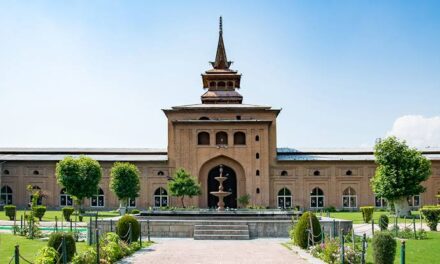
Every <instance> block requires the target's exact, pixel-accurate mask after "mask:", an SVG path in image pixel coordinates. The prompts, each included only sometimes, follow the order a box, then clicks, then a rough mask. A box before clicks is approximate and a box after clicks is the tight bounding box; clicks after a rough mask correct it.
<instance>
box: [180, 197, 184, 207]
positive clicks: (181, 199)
mask: <svg viewBox="0 0 440 264" xmlns="http://www.w3.org/2000/svg"><path fill="white" fill-rule="evenodd" d="M183 198H185V196H182V198H180V201H181V202H182V207H183V208H185V204H184V203H183Z"/></svg>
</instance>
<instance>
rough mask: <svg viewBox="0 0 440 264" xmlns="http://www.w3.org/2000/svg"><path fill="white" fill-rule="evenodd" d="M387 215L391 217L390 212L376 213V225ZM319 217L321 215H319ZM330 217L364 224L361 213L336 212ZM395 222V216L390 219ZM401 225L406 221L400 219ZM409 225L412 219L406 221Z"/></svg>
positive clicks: (417, 213)
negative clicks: (382, 216)
mask: <svg viewBox="0 0 440 264" xmlns="http://www.w3.org/2000/svg"><path fill="white" fill-rule="evenodd" d="M383 214H384V215H386V216H388V217H390V212H386V211H375V212H374V214H373V219H374V222H375V223H378V222H379V217H380V216H381V215H383ZM412 214H413V215H416V216H419V215H420V213H419V212H418V211H412ZM317 215H319V214H317ZM325 215H326V214H323V216H325ZM330 217H333V218H337V219H344V220H351V221H353V224H363V223H364V220H363V219H362V213H361V212H335V213H330ZM393 221H394V216H392V217H390V223H393ZM398 221H399V223H404V221H405V219H403V218H399V219H398ZM406 221H407V223H409V222H410V221H412V219H407V220H406ZM416 221H417V223H420V220H418V219H417V220H416Z"/></svg>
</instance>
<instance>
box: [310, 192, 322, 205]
mask: <svg viewBox="0 0 440 264" xmlns="http://www.w3.org/2000/svg"><path fill="white" fill-rule="evenodd" d="M310 207H311V208H322V207H324V192H323V191H322V190H321V189H320V188H318V187H316V188H314V189H313V190H312V192H311V193H310Z"/></svg>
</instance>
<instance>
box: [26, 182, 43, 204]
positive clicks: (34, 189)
mask: <svg viewBox="0 0 440 264" xmlns="http://www.w3.org/2000/svg"><path fill="white" fill-rule="evenodd" d="M35 192H38V200H37V205H42V204H43V196H42V193H41V188H40V187H39V186H36V185H34V186H32V193H35ZM29 202H30V203H32V194H31V195H30V196H29Z"/></svg>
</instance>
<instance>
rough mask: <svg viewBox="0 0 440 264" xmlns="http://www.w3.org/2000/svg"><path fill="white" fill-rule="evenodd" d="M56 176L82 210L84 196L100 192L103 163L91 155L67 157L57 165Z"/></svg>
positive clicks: (88, 196)
mask: <svg viewBox="0 0 440 264" xmlns="http://www.w3.org/2000/svg"><path fill="white" fill-rule="evenodd" d="M56 177H57V181H58V183H59V184H61V185H62V186H63V187H64V188H66V192H67V193H68V194H70V195H72V196H73V197H74V199H75V200H76V201H77V202H78V205H79V209H80V211H82V206H83V202H84V198H90V197H92V196H93V195H96V194H97V192H98V184H99V182H100V181H101V177H102V171H101V165H99V163H98V162H97V161H96V160H94V159H92V158H89V157H86V156H80V157H79V158H73V157H66V158H64V159H63V160H61V161H60V162H58V163H57V166H56Z"/></svg>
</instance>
